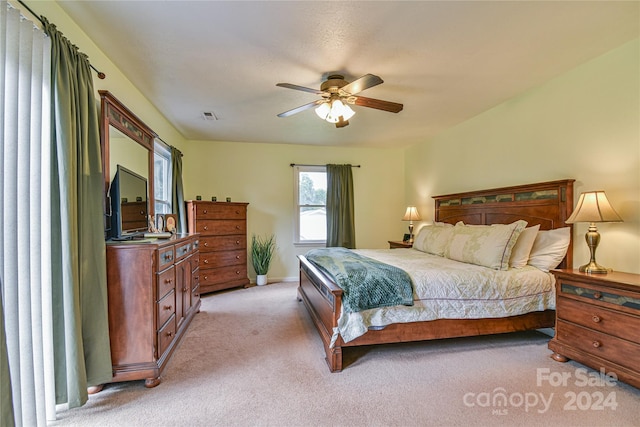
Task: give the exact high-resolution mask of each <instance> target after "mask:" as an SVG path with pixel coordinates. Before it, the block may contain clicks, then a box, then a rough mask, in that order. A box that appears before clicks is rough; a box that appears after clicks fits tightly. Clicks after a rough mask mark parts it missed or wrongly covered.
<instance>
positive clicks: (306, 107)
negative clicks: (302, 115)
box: [278, 99, 327, 117]
mask: <svg viewBox="0 0 640 427" xmlns="http://www.w3.org/2000/svg"><path fill="white" fill-rule="evenodd" d="M323 102H327V101H326V100H324V99H318V100H316V101H313V102H310V103H308V104H304V105H301V106H299V107H297V108H294V109H293V110H289V111H285V112H284V113H280V114H278V117H289V116H293V115H294V114H296V113H299V112H301V111H304V110H308V109H310V108H313V107H315V106H316V105H320V104H322V103H323Z"/></svg>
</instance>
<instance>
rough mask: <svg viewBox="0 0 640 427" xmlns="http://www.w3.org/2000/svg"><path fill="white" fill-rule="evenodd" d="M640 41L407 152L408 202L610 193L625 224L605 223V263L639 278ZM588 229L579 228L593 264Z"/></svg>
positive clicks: (582, 250) (580, 251) (580, 252)
mask: <svg viewBox="0 0 640 427" xmlns="http://www.w3.org/2000/svg"><path fill="white" fill-rule="evenodd" d="M639 52H640V42H639V41H638V40H637V39H636V40H635V41H633V42H629V43H627V44H625V45H623V46H621V47H619V48H618V49H615V50H613V51H611V52H609V53H607V54H605V55H603V56H601V57H599V58H596V59H595V60H592V61H590V62H588V63H585V64H583V65H582V66H580V67H577V68H576V69H574V70H572V71H570V72H568V73H566V74H564V75H561V76H559V77H557V78H555V79H553V80H551V81H549V82H548V83H546V84H544V85H542V86H540V87H537V88H535V89H533V90H531V91H529V92H527V93H525V94H523V95H521V96H518V97H516V98H514V99H511V100H509V101H507V102H505V103H503V104H501V105H498V106H497V107H495V108H493V109H491V110H489V111H487V112H485V113H483V114H480V115H478V116H476V117H474V118H473V119H471V120H468V121H466V122H464V123H462V124H460V125H458V126H456V127H454V128H452V129H449V130H448V131H446V132H444V133H442V134H441V135H439V136H437V137H435V138H433V139H432V140H430V141H427V142H424V143H422V144H419V145H416V146H414V147H411V148H409V149H407V150H406V153H405V162H406V182H405V185H406V201H407V202H409V201H413V200H416V201H418V203H419V206H420V208H421V210H422V211H423V212H425V214H427V215H426V216H427V217H428V218H433V210H434V207H433V202H432V200H431V196H433V195H438V194H447V193H452V192H460V191H466V190H476V189H481V188H493V187H501V186H509V185H518V184H527V183H532V182H538V181H551V180H556V179H563V178H574V179H575V180H576V182H575V187H574V190H575V198H576V200H577V198H578V196H579V195H580V193H581V192H583V191H589V190H605V191H606V193H607V196H608V197H609V201H610V202H611V204H612V205H613V206H614V208H615V209H616V210H617V211H618V213H619V214H620V216H622V218H623V219H624V222H623V223H609V224H599V225H598V229H599V231H600V233H601V236H602V238H601V242H600V245H599V247H598V251H597V260H598V262H599V263H600V264H602V265H604V266H606V267H610V268H613V269H615V270H618V271H628V272H635V273H640V84H639V82H640V57H639ZM586 231H587V224H576V226H575V227H574V239H575V241H576V244H575V245H574V255H575V256H574V263H575V266H576V267H577V266H579V265H582V264H585V263H586V262H587V261H588V260H589V251H588V248H587V246H586V244H585V243H584V237H583V236H584V233H585V232H586Z"/></svg>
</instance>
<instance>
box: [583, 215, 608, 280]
mask: <svg viewBox="0 0 640 427" xmlns="http://www.w3.org/2000/svg"><path fill="white" fill-rule="evenodd" d="M584 239H585V240H586V241H587V245H588V246H589V252H590V253H591V259H590V260H589V263H588V264H585V265H583V266H581V267H580V271H581V272H583V273H589V274H607V273H608V272H610V271H613V270H611V269H609V268H606V267H603V266H601V265H598V263H597V262H596V248H597V247H598V243H600V233H598V228H597V227H596V224H595V223H593V222H592V223H591V224H589V230H588V231H587V234H585V235H584Z"/></svg>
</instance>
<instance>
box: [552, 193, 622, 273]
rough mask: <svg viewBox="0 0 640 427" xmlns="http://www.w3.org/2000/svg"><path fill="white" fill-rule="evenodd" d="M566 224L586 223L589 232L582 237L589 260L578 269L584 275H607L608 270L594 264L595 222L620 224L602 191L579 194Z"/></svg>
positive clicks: (596, 240)
mask: <svg viewBox="0 0 640 427" xmlns="http://www.w3.org/2000/svg"><path fill="white" fill-rule="evenodd" d="M565 222H566V223H567V224H573V223H576V222H588V223H589V230H588V231H587V233H586V234H585V235H584V238H585V240H586V241H587V245H588V246H589V251H590V252H591V259H590V260H589V263H588V264H585V265H583V266H581V267H580V271H582V272H584V273H598V274H607V273H608V272H609V271H611V269H610V268H606V267H602V266H601V265H598V263H596V248H597V247H598V243H600V233H598V228H597V227H596V222H622V218H620V215H618V213H617V212H616V211H615V210H614V209H613V208H612V207H611V204H610V203H609V200H607V196H606V195H605V194H604V191H588V192H585V193H582V194H580V198H579V199H578V203H577V205H576V208H575V210H574V211H573V213H572V214H571V216H570V217H569V218H568V219H567V220H566V221H565Z"/></svg>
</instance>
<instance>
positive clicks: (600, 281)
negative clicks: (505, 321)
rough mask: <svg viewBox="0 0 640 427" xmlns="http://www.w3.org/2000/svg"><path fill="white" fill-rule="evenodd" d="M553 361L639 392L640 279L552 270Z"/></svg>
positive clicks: (629, 276) (632, 275)
mask: <svg viewBox="0 0 640 427" xmlns="http://www.w3.org/2000/svg"><path fill="white" fill-rule="evenodd" d="M553 274H554V276H555V277H556V296H557V299H556V333H555V337H554V338H553V339H552V340H551V341H549V348H550V349H551V350H552V351H553V352H554V353H553V355H552V357H553V359H555V360H557V361H559V362H566V361H567V360H568V359H574V360H576V361H577V362H580V363H582V364H584V365H587V366H590V367H591V368H594V369H596V370H600V369H604V370H605V371H606V372H607V373H609V372H614V373H615V374H616V375H617V377H618V379H620V380H621V381H624V382H627V383H629V384H631V385H633V386H635V387H639V388H640V275H638V274H630V273H619V272H612V273H609V274H586V273H580V272H579V271H578V270H553Z"/></svg>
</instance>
